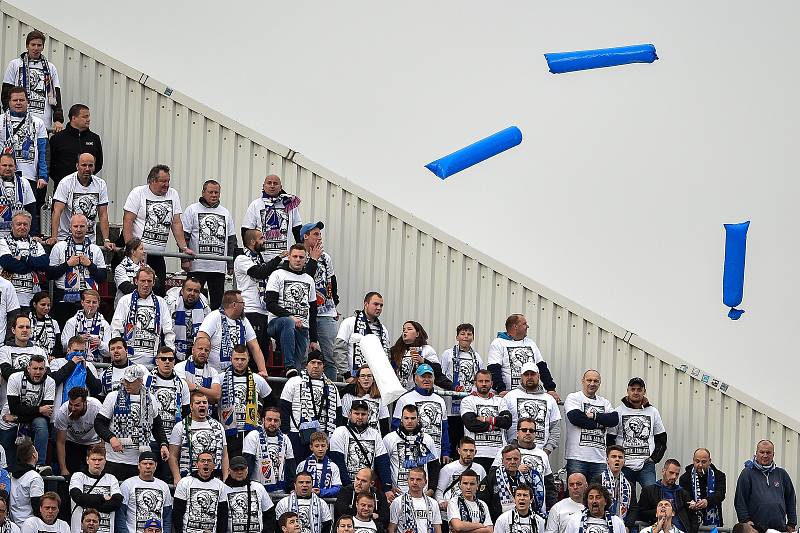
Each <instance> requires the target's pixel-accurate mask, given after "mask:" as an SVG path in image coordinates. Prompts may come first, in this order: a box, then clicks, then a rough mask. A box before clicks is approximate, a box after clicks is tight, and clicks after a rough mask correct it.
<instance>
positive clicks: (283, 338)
mask: <svg viewBox="0 0 800 533" xmlns="http://www.w3.org/2000/svg"><path fill="white" fill-rule="evenodd" d="M267 333H268V334H269V336H270V337H272V338H274V339H278V341H280V343H281V352H282V353H283V366H285V367H286V368H287V369H289V368H295V369H297V370H300V368H301V367H302V364H303V363H304V362H305V361H306V352H308V344H309V341H308V328H296V327H295V325H294V318H292V317H290V316H282V317H279V318H274V319H272V320H270V321H269V324H267Z"/></svg>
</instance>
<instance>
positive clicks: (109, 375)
mask: <svg viewBox="0 0 800 533" xmlns="http://www.w3.org/2000/svg"><path fill="white" fill-rule="evenodd" d="M131 365H133V361H131V360H130V359H128V362H127V363H126V365H125V366H124V367H123V368H127V367H129V366H131ZM114 368H117V367H115V366H114V364H113V363H112V364H111V366H110V367H108V368H106V369H105V370H103V373H102V374H101V375H100V384H101V385H102V387H103V394H110V393H111V392H112V390H111V389H112V388H113V386H114V383H113V381H114ZM118 385H119V383H118Z"/></svg>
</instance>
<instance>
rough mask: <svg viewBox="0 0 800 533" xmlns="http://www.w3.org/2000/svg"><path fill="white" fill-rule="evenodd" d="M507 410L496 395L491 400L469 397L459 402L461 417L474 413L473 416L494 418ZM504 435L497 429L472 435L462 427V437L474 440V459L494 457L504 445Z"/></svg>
mask: <svg viewBox="0 0 800 533" xmlns="http://www.w3.org/2000/svg"><path fill="white" fill-rule="evenodd" d="M507 410H508V405H507V404H506V401H505V400H504V399H503V398H501V397H500V396H498V395H492V397H491V398H481V397H480V396H476V395H470V396H467V397H466V398H464V399H463V400H461V416H463V415H464V414H465V413H474V414H475V416H488V417H496V416H497V415H499V414H500V413H502V412H503V411H507ZM505 433H506V432H505V430H503V429H499V428H498V429H495V430H492V431H484V432H482V433H473V432H472V431H470V430H469V429H467V428H466V427H464V436H466V437H471V438H472V439H474V440H475V450H476V453H475V457H491V458H494V457H496V456H497V453H498V452H499V451H500V450H502V449H503V447H505V445H506V435H505Z"/></svg>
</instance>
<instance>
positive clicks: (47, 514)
mask: <svg viewBox="0 0 800 533" xmlns="http://www.w3.org/2000/svg"><path fill="white" fill-rule="evenodd" d="M60 505H61V497H60V496H59V495H58V494H56V493H55V492H45V493H44V494H43V495H42V499H41V500H40V501H39V513H38V515H37V516H32V517H30V518H28V519H27V520H25V523H24V524H22V527H21V528H20V530H21V531H22V533H70V528H69V524H67V523H66V522H64V521H63V520H60V519H59V518H58V507H59V506H60Z"/></svg>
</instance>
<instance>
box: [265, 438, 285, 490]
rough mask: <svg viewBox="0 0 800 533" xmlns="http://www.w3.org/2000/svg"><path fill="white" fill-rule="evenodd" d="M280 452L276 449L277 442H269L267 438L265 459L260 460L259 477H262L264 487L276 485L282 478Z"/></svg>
mask: <svg viewBox="0 0 800 533" xmlns="http://www.w3.org/2000/svg"><path fill="white" fill-rule="evenodd" d="M259 448H260V446H259ZM280 452H281V449H280V448H279V447H278V443H277V441H273V442H270V440H269V437H268V438H267V457H262V458H261V475H262V476H263V477H264V484H266V485H272V484H274V483H277V482H278V481H279V480H280V479H281V478H282V477H283V465H282V463H281V453H280Z"/></svg>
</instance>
